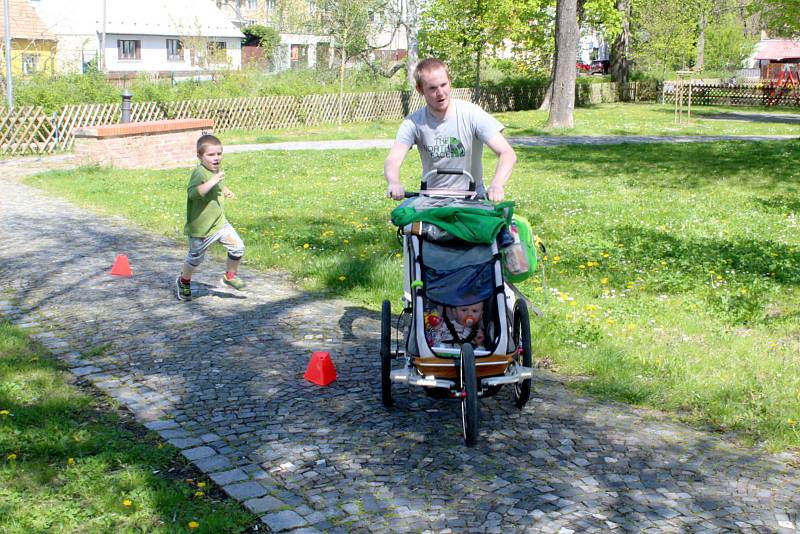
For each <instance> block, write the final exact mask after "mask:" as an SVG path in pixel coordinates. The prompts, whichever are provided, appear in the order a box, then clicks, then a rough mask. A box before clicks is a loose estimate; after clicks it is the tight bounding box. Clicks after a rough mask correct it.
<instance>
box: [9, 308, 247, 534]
mask: <svg viewBox="0 0 800 534" xmlns="http://www.w3.org/2000/svg"><path fill="white" fill-rule="evenodd" d="M70 377H71V375H69V374H68V373H66V372H64V371H62V370H60V368H59V366H58V365H57V364H56V363H55V361H54V360H53V359H51V357H50V356H49V355H48V353H47V352H46V351H45V350H44V349H42V348H41V347H39V346H38V345H36V344H34V343H31V342H30V340H29V339H28V337H27V336H26V335H25V333H24V332H23V331H22V330H20V329H18V328H16V327H14V326H12V325H10V324H9V323H7V322H3V321H0V454H2V457H0V503H1V504H0V532H3V533H4V534H12V533H14V534H30V533H32V532H74V533H81V534H85V533H109V532H114V533H127V532H147V533H167V532H169V533H174V532H206V533H219V532H245V531H247V529H248V528H249V526H250V525H253V524H254V523H256V522H257V519H255V518H254V517H253V516H252V515H251V514H249V513H246V512H244V511H243V510H242V509H241V507H240V506H239V505H238V504H236V503H232V502H230V501H228V500H225V501H223V496H222V493H221V491H220V490H218V489H216V488H213V487H212V483H210V482H207V481H206V480H205V478H197V473H198V472H197V471H195V470H194V469H193V468H191V466H189V464H188V463H187V462H186V461H185V460H183V459H182V457H180V456H179V454H178V451H177V450H176V449H174V448H173V447H172V446H169V445H166V446H165V445H164V444H163V443H162V442H161V441H160V440H159V439H158V437H157V436H156V435H155V434H152V433H149V432H147V431H146V430H145V429H144V428H143V427H141V426H139V425H137V424H136V423H135V422H134V421H133V419H132V417H131V416H129V415H127V414H126V413H125V412H122V411H117V410H116V408H115V407H114V406H112V405H110V404H109V400H108V399H107V398H105V397H102V396H99V395H97V394H95V393H89V392H87V391H86V390H84V389H83V388H79V387H76V386H75V385H72V384H70V383H69V382H70V380H71V378H70ZM187 479H188V480H187Z"/></svg>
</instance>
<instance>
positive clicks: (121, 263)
mask: <svg viewBox="0 0 800 534" xmlns="http://www.w3.org/2000/svg"><path fill="white" fill-rule="evenodd" d="M111 274H113V275H114V276H133V271H131V264H130V263H128V256H126V255H125V254H117V259H115V260H114V265H113V266H112V267H111Z"/></svg>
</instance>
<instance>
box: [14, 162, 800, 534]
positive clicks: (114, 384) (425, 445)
mask: <svg viewBox="0 0 800 534" xmlns="http://www.w3.org/2000/svg"><path fill="white" fill-rule="evenodd" d="M43 163H47V162H45V161H44V160H43V161H40V162H39V164H43ZM53 163H59V162H53ZM61 163H64V162H61ZM3 168H4V169H6V168H9V167H3ZM29 170H30V169H29ZM18 172H22V171H18ZM4 186H5V187H4V190H3V194H2V195H1V196H0V237H2V239H0V315H3V316H5V317H8V318H10V319H12V320H13V321H14V322H16V323H17V324H21V325H24V326H25V327H26V328H28V329H29V330H30V331H31V332H33V335H34V338H35V339H37V340H39V341H40V342H42V343H43V344H44V345H45V346H47V347H48V348H50V350H52V351H53V352H55V353H56V354H57V355H58V356H59V358H61V359H62V360H63V361H64V362H66V364H67V365H68V366H69V368H70V370H71V371H72V373H73V374H74V375H76V376H78V377H81V378H82V379H84V380H87V381H88V382H90V383H92V384H94V385H95V386H97V387H98V388H100V389H102V390H103V391H105V392H107V393H108V394H109V395H111V396H112V397H114V398H115V399H118V400H119V402H120V403H122V404H123V405H125V406H127V407H128V408H129V409H130V410H131V411H132V412H133V413H134V414H136V416H137V418H138V419H139V420H140V421H141V422H143V423H145V424H146V426H147V427H148V428H150V429H152V430H154V431H156V432H158V433H159V434H160V435H161V436H162V438H163V439H164V440H166V441H169V442H170V443H171V444H173V445H174V446H176V447H178V448H179V449H181V450H182V453H183V455H184V456H185V457H186V458H188V459H189V460H191V461H193V462H194V464H195V465H196V466H197V467H198V468H199V469H201V470H202V471H203V472H205V473H208V474H209V476H210V478H211V479H212V480H213V481H214V482H216V483H217V484H219V485H220V486H221V487H222V488H223V489H224V490H225V491H226V492H227V493H228V494H229V495H230V496H231V497H232V498H234V499H237V500H239V501H241V502H242V503H243V505H244V506H245V507H247V508H248V509H250V510H252V511H253V512H255V513H257V514H258V515H259V516H260V517H261V520H262V522H263V523H264V524H265V525H266V526H267V527H268V528H269V529H270V530H271V531H273V532H280V531H290V530H293V529H297V530H296V531H297V532H322V531H327V532H334V533H337V532H338V533H350V532H364V533H367V532H421V531H450V532H466V531H470V532H490V533H493V532H496V533H504V534H505V533H507V532H522V531H525V532H559V531H561V532H581V533H583V532H609V531H617V532H620V531H623V530H624V531H632V532H640V531H644V530H648V529H650V530H651V531H654V532H655V531H657V532H787V533H789V532H795V531H796V529H798V528H800V523H798V521H800V518H798V511H800V477H799V476H798V475H797V469H796V467H791V466H789V465H787V462H788V461H790V460H791V459H793V457H791V456H790V455H769V454H766V453H763V452H760V451H757V450H751V449H744V448H739V447H735V446H732V445H729V444H727V443H725V442H723V441H722V440H721V439H719V438H718V436H716V435H714V434H711V433H706V432H701V431H696V430H692V429H690V428H688V427H686V426H684V425H681V424H677V423H674V422H671V421H669V420H668V418H666V417H665V416H663V415H662V414H659V413H657V412H652V411H647V410H640V409H636V408H633V407H630V406H626V405H621V404H614V403H603V402H598V401H596V400H593V399H590V398H585V397H581V396H578V395H576V394H575V393H573V392H571V391H569V390H567V389H566V388H565V387H564V386H563V384H562V381H561V379H560V378H559V377H558V376H556V375H553V374H551V373H548V372H545V371H542V372H541V373H538V374H537V376H536V377H535V379H534V393H533V398H532V399H531V402H530V403H529V404H528V406H527V407H526V408H525V409H524V410H523V411H518V410H517V409H516V408H515V407H514V406H513V401H512V399H511V392H510V391H509V390H508V389H507V388H506V390H503V391H501V393H500V394H499V395H498V396H497V397H494V398H491V399H485V400H483V401H482V402H481V404H482V421H481V425H482V432H481V437H480V441H479V444H478V446H476V447H474V448H470V449H467V448H465V447H464V446H463V445H462V442H461V422H460V414H459V410H458V406H457V405H456V404H455V403H449V402H446V401H441V400H435V399H430V398H428V397H426V396H425V395H424V394H423V393H422V392H421V391H418V390H416V389H412V390H405V389H403V388H398V387H396V388H395V390H394V393H395V399H396V407H395V408H394V409H392V410H386V409H384V408H383V407H382V406H381V403H380V363H379V356H378V345H379V330H380V324H379V323H380V318H379V314H378V313H377V312H375V311H373V310H368V309H364V308H362V307H359V306H357V305H354V304H352V303H349V302H346V301H343V300H338V299H337V300H329V299H325V298H321V297H320V296H318V295H314V294H309V293H305V292H302V291H300V290H298V289H297V288H296V287H294V285H293V284H292V283H291V281H290V279H289V278H288V277H287V276H286V275H284V274H282V273H278V272H268V273H256V272H253V271H250V270H248V269H244V270H243V273H242V276H243V277H244V278H246V279H247V280H248V282H249V283H250V287H251V288H252V289H251V290H250V291H247V292H246V293H242V294H239V293H234V292H232V290H228V289H224V288H221V287H219V286H218V285H217V283H216V279H217V278H218V276H219V271H220V269H221V264H220V263H219V261H218V260H213V259H209V260H208V262H207V264H205V265H204V266H203V268H202V269H201V270H200V275H199V277H198V278H197V282H198V283H199V284H198V285H199V289H200V291H199V294H198V298H196V299H195V300H194V301H192V302H189V303H185V302H179V301H177V300H176V299H175V298H174V296H173V292H172V284H173V282H174V277H175V275H176V272H177V269H178V268H179V266H180V264H181V261H182V258H183V254H184V250H183V248H184V246H183V243H177V242H169V241H167V240H165V239H164V238H163V237H161V236H156V235H152V234H148V233H147V232H146V231H144V230H141V229H136V230H135V231H132V230H131V228H130V227H129V223H127V222H126V221H124V220H122V219H118V218H106V217H99V216H96V215H93V214H91V213H88V212H86V211H84V210H81V209H79V208H76V207H74V206H72V205H70V204H68V203H67V202H65V201H63V200H60V199H54V198H50V197H46V196H45V195H43V194H42V193H41V192H39V191H37V190H34V189H32V188H29V187H27V186H24V185H22V184H20V183H18V181H17V180H9V181H7V182H6V183H5V184H4ZM53 213H58V214H59V216H58V217H53V216H52V214H53ZM64 243H66V246H64V245H63V244H64ZM117 253H125V254H127V255H128V257H129V258H130V261H131V265H132V267H133V271H134V276H133V277H132V278H116V277H111V276H110V275H109V274H108V271H109V269H110V267H111V263H112V261H113V259H114V257H115V255H116V254H117ZM398 274H399V273H398ZM398 297H399V296H398ZM106 344H108V347H109V348H108V350H105V351H103V352H102V353H101V354H96V355H94V356H87V355H88V354H95V353H96V352H97V351H94V352H93V351H92V349H93V348H96V347H98V346H103V345H106ZM315 350H326V351H330V352H331V354H332V357H333V360H334V362H335V364H336V367H337V371H338V374H339V379H338V380H337V381H336V382H334V383H333V384H331V385H330V386H328V387H324V388H323V387H318V386H315V385H313V384H310V383H309V382H307V381H305V380H303V378H302V375H303V372H304V371H305V367H306V364H307V363H308V359H309V357H310V353H311V352H312V351H315ZM794 460H795V461H796V458H794ZM561 529H566V530H561Z"/></svg>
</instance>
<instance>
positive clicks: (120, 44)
mask: <svg viewBox="0 0 800 534" xmlns="http://www.w3.org/2000/svg"><path fill="white" fill-rule="evenodd" d="M117 58H118V59H142V42H141V41H139V40H138V39H137V40H133V39H117Z"/></svg>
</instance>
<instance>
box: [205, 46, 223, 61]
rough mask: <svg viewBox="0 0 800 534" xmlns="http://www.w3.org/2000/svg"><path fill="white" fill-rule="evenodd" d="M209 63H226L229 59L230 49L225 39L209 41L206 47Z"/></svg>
mask: <svg viewBox="0 0 800 534" xmlns="http://www.w3.org/2000/svg"><path fill="white" fill-rule="evenodd" d="M206 50H207V51H208V62H209V63H225V62H226V61H227V60H228V50H227V45H226V43H225V41H209V43H208V46H207V47H206Z"/></svg>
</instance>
